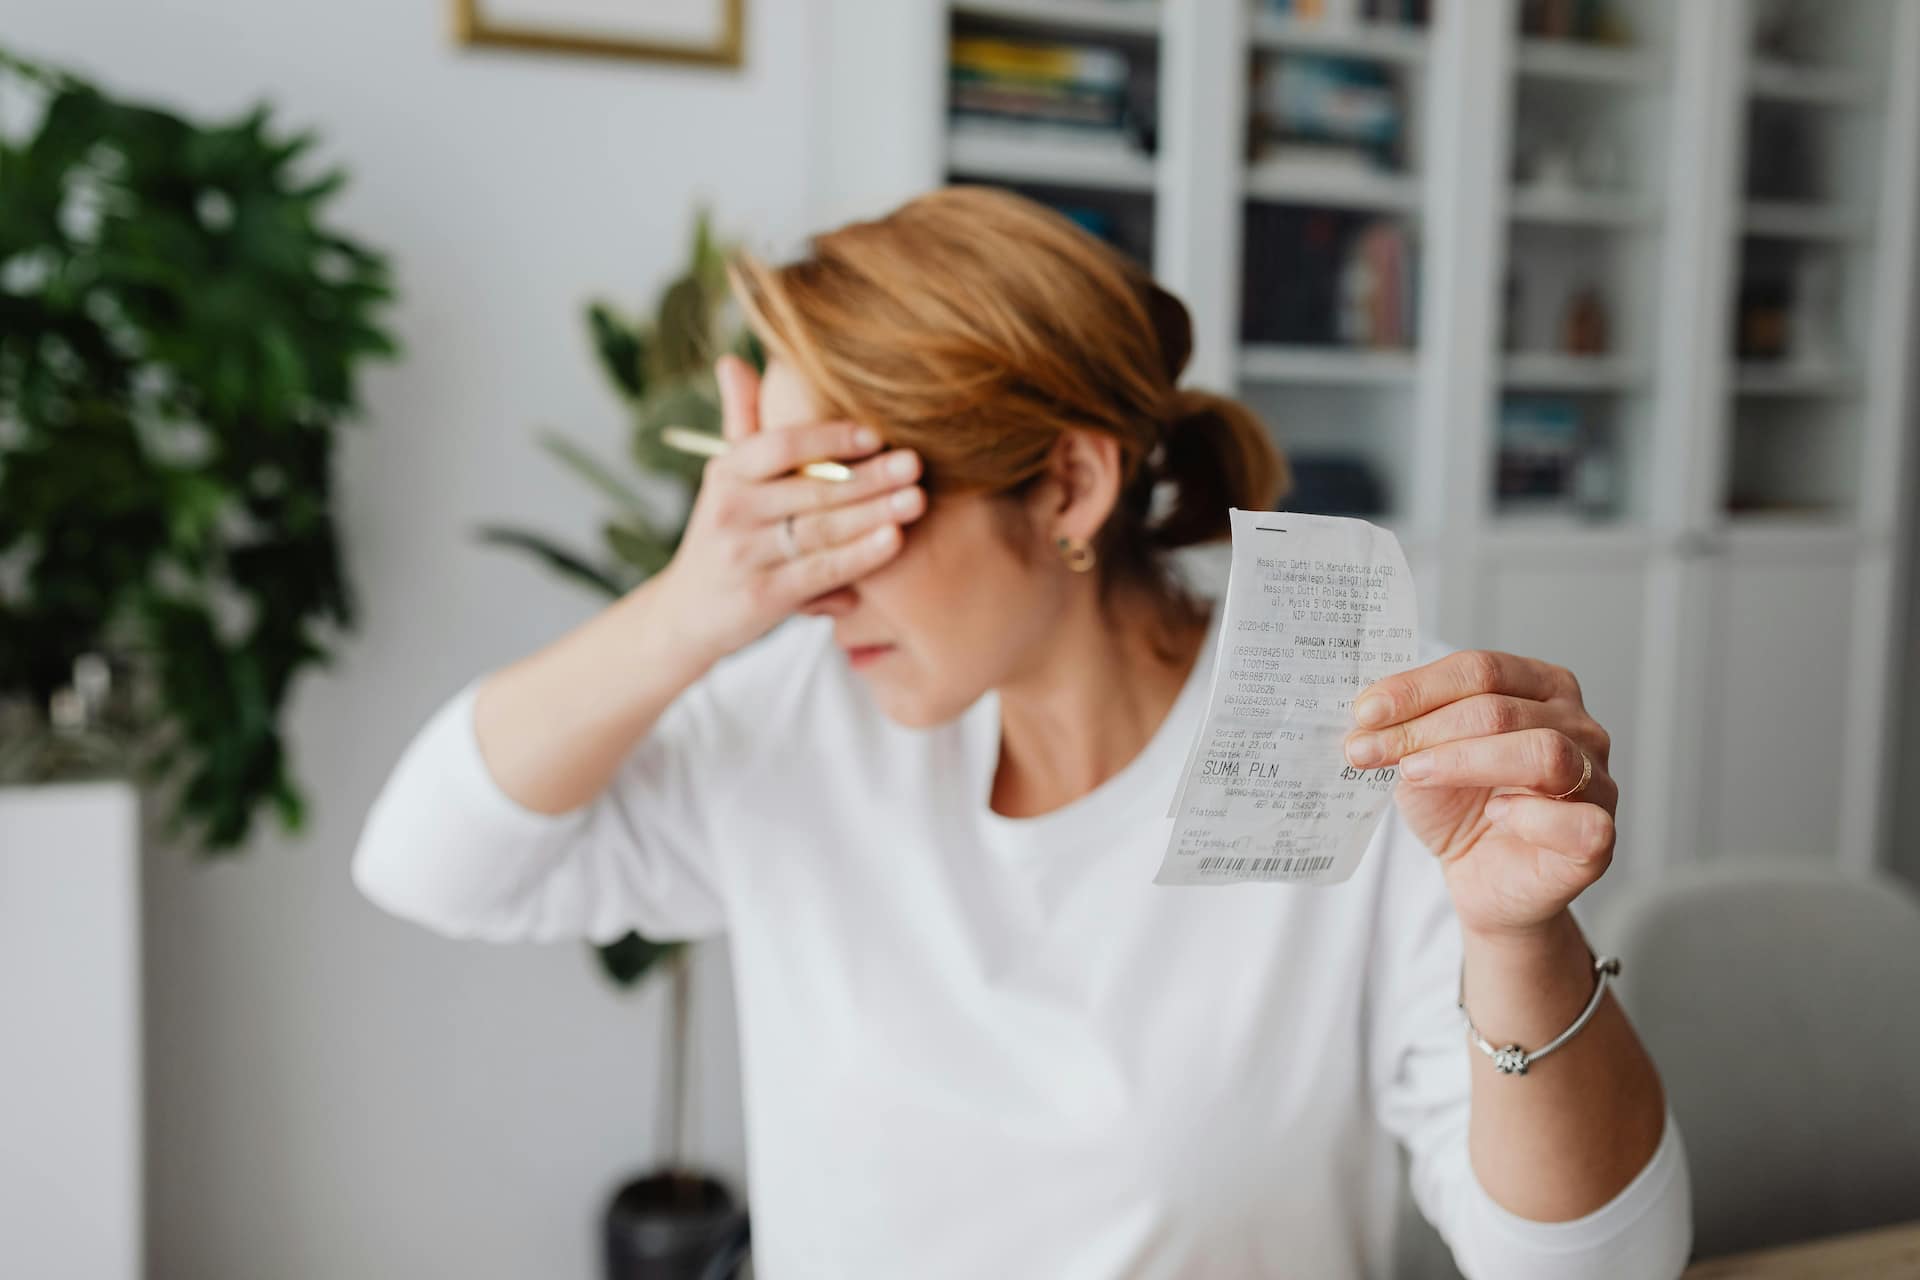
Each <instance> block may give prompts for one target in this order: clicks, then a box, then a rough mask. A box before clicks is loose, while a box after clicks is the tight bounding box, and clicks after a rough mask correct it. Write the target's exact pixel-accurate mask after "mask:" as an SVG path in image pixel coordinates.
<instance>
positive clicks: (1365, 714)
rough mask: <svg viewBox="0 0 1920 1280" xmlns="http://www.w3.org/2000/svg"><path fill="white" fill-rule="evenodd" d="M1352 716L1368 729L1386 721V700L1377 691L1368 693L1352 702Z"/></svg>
mask: <svg viewBox="0 0 1920 1280" xmlns="http://www.w3.org/2000/svg"><path fill="white" fill-rule="evenodd" d="M1353 718H1354V719H1355V720H1358V721H1359V722H1360V723H1361V724H1363V725H1366V726H1367V727H1368V728H1369V729H1376V728H1378V727H1380V726H1381V725H1383V724H1385V723H1386V722H1387V700H1386V699H1385V698H1383V697H1381V696H1380V695H1379V694H1377V693H1373V694H1368V695H1367V696H1366V697H1364V698H1362V699H1360V701H1358V702H1356V703H1354V704H1353Z"/></svg>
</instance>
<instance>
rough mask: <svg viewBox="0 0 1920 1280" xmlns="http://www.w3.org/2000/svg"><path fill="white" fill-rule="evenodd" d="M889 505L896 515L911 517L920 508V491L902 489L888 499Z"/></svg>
mask: <svg viewBox="0 0 1920 1280" xmlns="http://www.w3.org/2000/svg"><path fill="white" fill-rule="evenodd" d="M888 505H889V506H891V507H892V508H893V511H894V514H895V515H902V516H910V515H912V514H913V513H914V512H915V511H917V510H919V508H920V490H918V489H901V490H899V491H898V492H896V493H895V494H894V495H893V497H892V498H890V499H888Z"/></svg>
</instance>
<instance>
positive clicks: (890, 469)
mask: <svg viewBox="0 0 1920 1280" xmlns="http://www.w3.org/2000/svg"><path fill="white" fill-rule="evenodd" d="M915 461H916V459H915V458H914V456H913V454H912V453H910V452H908V451H906V450H904V449H903V450H901V451H900V452H899V453H896V454H894V455H893V456H892V457H891V458H888V459H887V474H888V475H889V476H891V477H892V478H893V479H895V480H905V479H908V478H910V477H911V476H912V475H913V464H914V462H915Z"/></svg>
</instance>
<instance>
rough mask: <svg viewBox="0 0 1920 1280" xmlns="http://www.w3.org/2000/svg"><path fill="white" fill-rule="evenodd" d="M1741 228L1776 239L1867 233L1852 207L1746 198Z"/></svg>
mask: <svg viewBox="0 0 1920 1280" xmlns="http://www.w3.org/2000/svg"><path fill="white" fill-rule="evenodd" d="M1740 229H1741V231H1743V232H1745V233H1746V234H1747V235H1750V236H1768V237H1771V238H1774V239H1778V240H1864V239H1866V238H1867V235H1868V229H1867V223H1866V220H1865V219H1864V218H1862V217H1861V216H1860V215H1858V214H1856V213H1855V212H1854V211H1853V210H1851V209H1842V208H1835V207H1833V206H1831V205H1820V204H1799V203H1794V202H1790V201H1785V200H1753V201H1749V202H1748V204H1747V206H1746V208H1745V209H1744V210H1743V211H1742V212H1741V215H1740Z"/></svg>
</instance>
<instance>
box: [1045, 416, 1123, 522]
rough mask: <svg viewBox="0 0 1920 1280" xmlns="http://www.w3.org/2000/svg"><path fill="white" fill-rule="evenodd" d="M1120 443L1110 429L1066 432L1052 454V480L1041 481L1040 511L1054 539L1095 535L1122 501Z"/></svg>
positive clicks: (1049, 461)
mask: <svg viewBox="0 0 1920 1280" xmlns="http://www.w3.org/2000/svg"><path fill="white" fill-rule="evenodd" d="M1122 468H1123V460H1122V458H1121V454H1120V442H1119V441H1118V440H1117V439H1115V438H1114V437H1113V436H1111V435H1109V434H1107V433H1106V432H1104V431H1086V430H1081V429H1074V428H1070V429H1068V430H1066V431H1063V432H1061V434H1060V439H1059V442H1058V443H1056V444H1055V445H1054V447H1053V453H1052V455H1051V457H1050V458H1049V459H1048V468H1047V479H1048V481H1049V483H1047V484H1043V485H1040V486H1037V488H1036V490H1035V498H1036V500H1037V501H1038V503H1039V504H1040V508H1039V509H1038V510H1036V511H1035V512H1034V516H1035V519H1036V521H1037V522H1038V524H1039V526H1040V531H1041V532H1042V533H1043V534H1045V535H1046V536H1047V538H1048V539H1053V538H1059V537H1069V538H1086V539H1089V540H1091V539H1092V537H1093V536H1094V535H1095V534H1096V533H1098V532H1099V531H1100V529H1101V527H1102V526H1104V525H1105V524H1106V523H1107V517H1108V516H1109V515H1111V514H1112V513H1113V507H1114V504H1115V503H1116V502H1118V501H1119V500H1120V482H1121V472H1122Z"/></svg>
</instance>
